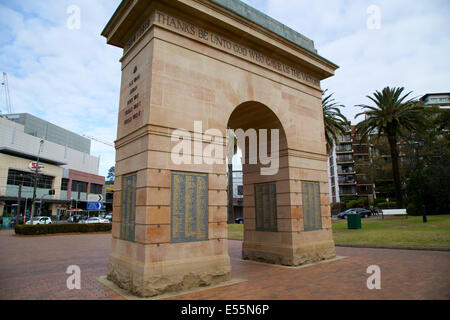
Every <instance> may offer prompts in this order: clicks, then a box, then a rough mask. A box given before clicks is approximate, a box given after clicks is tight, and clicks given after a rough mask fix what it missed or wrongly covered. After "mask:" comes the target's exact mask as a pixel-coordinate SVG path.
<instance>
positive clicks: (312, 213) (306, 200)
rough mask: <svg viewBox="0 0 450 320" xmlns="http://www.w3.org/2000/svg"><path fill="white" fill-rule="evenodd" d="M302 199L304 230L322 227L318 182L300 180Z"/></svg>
mask: <svg viewBox="0 0 450 320" xmlns="http://www.w3.org/2000/svg"><path fill="white" fill-rule="evenodd" d="M302 200H303V225H304V230H305V231H312V230H320V229H322V215H321V211H320V185H319V182H307V181H302Z"/></svg>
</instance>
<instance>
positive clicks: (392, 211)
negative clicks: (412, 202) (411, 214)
mask: <svg viewBox="0 0 450 320" xmlns="http://www.w3.org/2000/svg"><path fill="white" fill-rule="evenodd" d="M384 216H405V217H406V218H408V213H407V212H406V209H385V210H381V217H382V218H383V219H384Z"/></svg>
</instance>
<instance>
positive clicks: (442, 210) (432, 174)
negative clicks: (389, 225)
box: [406, 107, 450, 215]
mask: <svg viewBox="0 0 450 320" xmlns="http://www.w3.org/2000/svg"><path fill="white" fill-rule="evenodd" d="M425 116H426V117H427V118H428V119H430V120H429V125H428V126H427V130H424V131H423V132H421V133H419V134H416V136H415V140H416V141H417V140H418V139H419V138H421V139H423V141H424V143H423V146H418V145H415V146H411V147H410V152H409V153H408V156H409V158H410V163H411V170H410V172H409V174H408V179H407V183H406V184H407V187H406V190H407V197H408V202H409V203H410V204H412V208H414V209H415V210H414V211H415V212H411V213H412V214H416V215H421V214H422V210H421V207H422V199H421V195H420V188H418V186H419V184H420V183H421V184H422V190H423V205H424V206H425V209H426V212H427V214H428V213H429V214H447V213H448V210H449V209H450V184H449V183H448V181H450V110H444V109H439V108H431V107H427V108H426V109H425ZM415 149H417V153H416V150H415ZM419 166H420V167H421V168H422V172H421V173H420V172H419V170H418V169H419ZM420 175H421V176H420Z"/></svg>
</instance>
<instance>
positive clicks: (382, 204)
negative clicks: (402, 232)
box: [378, 201, 397, 209]
mask: <svg viewBox="0 0 450 320" xmlns="http://www.w3.org/2000/svg"><path fill="white" fill-rule="evenodd" d="M396 206H397V202H395V201H389V203H387V202H380V203H378V208H380V209H389V208H391V209H392V208H395V207H396Z"/></svg>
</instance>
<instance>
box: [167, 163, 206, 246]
mask: <svg viewBox="0 0 450 320" xmlns="http://www.w3.org/2000/svg"><path fill="white" fill-rule="evenodd" d="M171 198H172V200H171V242H173V243H178V242H194V241H206V240H208V174H203V173H190V172H179V171H174V172H172V194H171Z"/></svg>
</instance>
